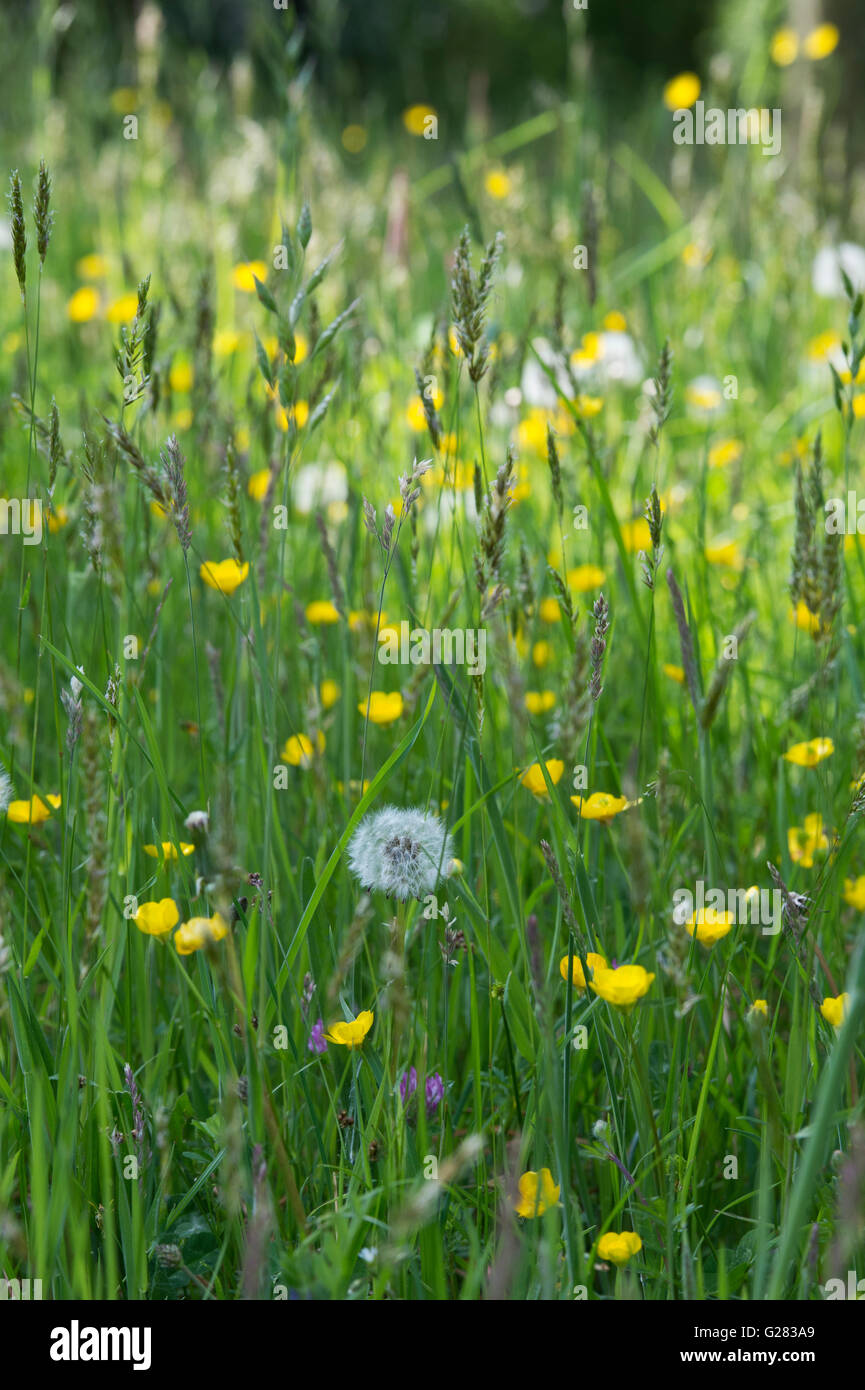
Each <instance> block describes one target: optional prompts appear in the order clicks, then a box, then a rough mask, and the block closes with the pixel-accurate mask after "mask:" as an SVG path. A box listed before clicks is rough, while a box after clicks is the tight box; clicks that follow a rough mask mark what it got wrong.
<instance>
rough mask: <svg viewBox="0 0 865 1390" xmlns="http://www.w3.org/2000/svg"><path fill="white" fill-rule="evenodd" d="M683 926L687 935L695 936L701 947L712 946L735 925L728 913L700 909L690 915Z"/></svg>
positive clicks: (706, 908)
mask: <svg viewBox="0 0 865 1390" xmlns="http://www.w3.org/2000/svg"><path fill="white" fill-rule="evenodd" d="M684 925H685V930H686V932H687V933H688V935H689V936H696V938H697V940H698V941H699V942H700V944H701V945H703V946H714V945H716V943H717V942H719V941H720V940H721V938H722V937H724V936H726V935H727V932H728V931H730V929H731V927H733V926H734V925H735V919H734V918H733V916H732V914H731V913H729V912H716V911H715V909H714V908H713V907H701V908H700V909H699V910H698V911H697V912H694V913H692V914H691V917H690V919H689V920H688V921H687V922H685V924H684Z"/></svg>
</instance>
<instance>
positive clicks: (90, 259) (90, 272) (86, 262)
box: [75, 251, 108, 280]
mask: <svg viewBox="0 0 865 1390" xmlns="http://www.w3.org/2000/svg"><path fill="white" fill-rule="evenodd" d="M107 271H108V262H107V261H106V259H105V257H104V256H100V255H98V254H97V253H96V252H95V251H92V252H91V253H90V255H89V256H82V257H81V260H80V261H77V262H76V265H75V274H76V275H77V276H78V277H79V279H81V280H102V279H104V277H105V275H106V273H107Z"/></svg>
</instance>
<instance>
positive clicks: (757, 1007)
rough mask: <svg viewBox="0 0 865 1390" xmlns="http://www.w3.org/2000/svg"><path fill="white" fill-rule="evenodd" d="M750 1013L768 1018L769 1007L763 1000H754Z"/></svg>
mask: <svg viewBox="0 0 865 1390" xmlns="http://www.w3.org/2000/svg"><path fill="white" fill-rule="evenodd" d="M751 1012H752V1013H755V1014H762V1015H763V1017H764V1018H768V1017H769V1005H768V1002H767V1001H766V1000H765V999H755V1000H754V1002H753V1004H752V1005H751Z"/></svg>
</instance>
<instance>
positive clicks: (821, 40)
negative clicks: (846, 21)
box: [802, 24, 841, 62]
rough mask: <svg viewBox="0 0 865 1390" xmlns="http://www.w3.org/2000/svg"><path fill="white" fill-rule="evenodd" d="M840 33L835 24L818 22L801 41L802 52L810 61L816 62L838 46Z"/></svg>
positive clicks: (826, 56)
mask: <svg viewBox="0 0 865 1390" xmlns="http://www.w3.org/2000/svg"><path fill="white" fill-rule="evenodd" d="M840 37H841V34H840V33H839V31H838V27H837V25H835V24H818V25H817V28H816V29H812V30H811V32H810V34H808V36H807V38H805V39H804V40H803V41H802V52H803V53H804V55H805V57H806V58H810V59H811V61H812V62H817V61H819V59H821V58H828V57H829V54H830V53H834V52H835V49H836V48H837V47H838V40H839V39H840Z"/></svg>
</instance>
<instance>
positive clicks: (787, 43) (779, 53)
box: [769, 29, 799, 68]
mask: <svg viewBox="0 0 865 1390" xmlns="http://www.w3.org/2000/svg"><path fill="white" fill-rule="evenodd" d="M798 52H799V35H798V34H797V33H796V30H795V29H778V30H776V32H775V33H774V34H773V35H772V42H771V43H770V44H769V57H770V58H771V59H772V62H773V63H776V64H777V65H778V67H779V68H788V67H789V66H790V64H791V63H794V62H795V61H796V54H797V53H798Z"/></svg>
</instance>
